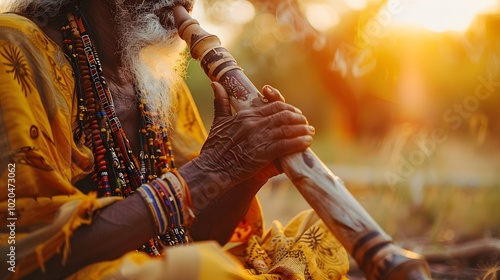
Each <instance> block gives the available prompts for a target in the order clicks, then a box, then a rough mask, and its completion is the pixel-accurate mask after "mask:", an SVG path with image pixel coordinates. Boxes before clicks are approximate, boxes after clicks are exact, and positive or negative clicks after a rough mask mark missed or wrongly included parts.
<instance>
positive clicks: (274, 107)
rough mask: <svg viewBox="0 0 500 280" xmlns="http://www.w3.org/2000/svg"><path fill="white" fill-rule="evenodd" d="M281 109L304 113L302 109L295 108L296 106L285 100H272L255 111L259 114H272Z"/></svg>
mask: <svg viewBox="0 0 500 280" xmlns="http://www.w3.org/2000/svg"><path fill="white" fill-rule="evenodd" d="M281 111H290V112H295V113H297V114H302V111H300V110H299V109H297V108H295V107H294V106H292V105H290V104H287V103H284V102H279V101H278V102H272V103H269V104H266V105H264V106H261V107H259V108H257V109H255V111H254V112H255V113H256V114H259V115H260V116H263V117H264V116H270V115H274V114H277V113H279V112H281Z"/></svg>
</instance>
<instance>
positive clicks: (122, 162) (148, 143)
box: [61, 8, 188, 256]
mask: <svg viewBox="0 0 500 280" xmlns="http://www.w3.org/2000/svg"><path fill="white" fill-rule="evenodd" d="M61 30H62V33H63V37H64V44H65V46H66V53H67V54H68V56H69V57H70V59H71V62H72V64H73V69H74V72H75V77H76V79H77V85H76V92H77V98H78V125H79V129H78V131H77V132H76V133H75V140H76V141H80V139H81V137H83V136H84V139H85V145H86V146H87V147H89V148H90V149H91V150H92V152H93V154H94V160H95V169H94V173H93V175H92V181H93V183H94V189H95V190H96V191H97V194H98V196H99V197H103V196H122V197H128V196H130V195H131V194H132V193H134V192H135V191H136V190H137V189H138V188H139V187H141V185H142V184H145V183H154V182H152V181H153V180H154V179H156V178H157V177H158V175H159V174H164V173H166V172H169V171H173V170H175V163H174V155H173V152H172V146H171V144H170V142H169V140H168V136H167V129H166V128H165V126H164V125H162V124H161V122H159V116H158V114H157V113H153V112H151V111H149V110H148V107H147V104H145V103H144V102H143V101H142V100H141V99H140V97H139V96H140V94H139V96H137V102H138V107H137V109H138V112H139V114H138V115H139V116H140V120H141V128H140V130H139V133H138V134H139V141H140V147H141V150H140V152H139V157H138V159H137V158H136V157H134V155H133V153H132V149H131V146H130V143H129V141H128V139H127V137H126V135H125V132H124V130H123V128H122V125H121V123H120V121H119V119H118V117H117V115H116V112H115V108H114V103H113V99H112V95H111V92H110V89H109V87H108V85H107V83H106V80H105V78H104V75H103V71H102V67H101V63H100V60H99V56H98V54H97V50H96V47H95V44H94V42H93V40H92V39H91V37H90V34H89V33H88V31H87V30H86V28H85V24H84V18H83V16H82V15H81V13H80V12H79V10H78V8H76V9H75V11H74V13H68V15H67V21H66V22H65V23H64V24H63V27H62V28H61ZM136 92H137V89H136ZM169 184H170V183H169ZM162 194H164V193H162ZM164 195H166V194H164ZM176 199H178V198H176V197H175V195H174V196H172V198H171V200H172V203H178V204H179V205H180V202H179V201H176ZM171 205H173V204H171ZM173 210H174V209H173ZM171 213H176V212H175V211H172V212H171ZM179 215H181V214H179V213H178V211H177V216H176V215H172V216H175V217H171V221H172V224H174V225H181V226H180V227H175V228H173V229H172V230H171V231H170V232H168V233H166V234H164V235H162V236H159V237H158V238H155V239H150V240H149V241H148V242H147V243H146V244H144V245H143V247H142V250H144V251H146V252H148V253H149V254H150V255H152V256H159V255H161V254H160V252H159V250H158V247H163V246H164V245H168V246H174V245H176V244H186V243H188V237H187V236H186V230H185V228H184V227H183V226H182V225H183V217H182V216H179Z"/></svg>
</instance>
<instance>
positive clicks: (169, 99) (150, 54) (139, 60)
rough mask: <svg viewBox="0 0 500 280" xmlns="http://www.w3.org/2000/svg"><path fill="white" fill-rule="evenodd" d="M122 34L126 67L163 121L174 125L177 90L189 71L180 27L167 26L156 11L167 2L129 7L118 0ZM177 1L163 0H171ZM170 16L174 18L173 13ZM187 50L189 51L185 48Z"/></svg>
mask: <svg viewBox="0 0 500 280" xmlns="http://www.w3.org/2000/svg"><path fill="white" fill-rule="evenodd" d="M115 2H116V5H117V6H116V17H115V22H116V25H117V30H116V32H118V34H120V35H121V38H122V39H121V41H120V49H121V52H120V54H121V57H122V59H123V64H124V67H125V68H124V69H129V71H130V74H131V76H132V77H133V79H134V82H135V86H136V88H137V89H138V90H139V93H140V97H141V98H142V99H143V101H144V102H145V103H146V104H147V106H148V107H149V109H150V110H151V111H154V112H158V114H159V118H160V119H159V121H161V123H162V124H163V125H165V126H166V127H169V126H170V125H171V123H170V122H171V120H172V119H173V113H174V109H175V104H176V96H177V95H176V94H175V92H176V90H177V87H178V86H179V85H180V84H179V83H180V82H181V81H182V78H183V77H184V75H185V72H186V65H187V64H186V62H187V59H186V56H185V55H182V53H183V51H184V50H185V48H186V44H185V42H184V41H182V40H181V39H180V38H179V37H178V36H177V30H176V29H175V28H173V25H172V27H167V28H164V27H163V26H162V25H161V24H160V22H159V18H158V16H156V14H155V12H156V11H157V9H160V8H163V7H164V5H163V4H162V5H160V3H156V4H144V3H143V4H141V5H139V7H137V6H134V7H127V6H126V5H125V4H123V2H124V0H116V1H115ZM169 2H173V1H161V3H166V4H168V3H169ZM169 17H170V18H171V20H172V22H173V17H172V15H171V13H170V15H169ZM184 53H185V52H184Z"/></svg>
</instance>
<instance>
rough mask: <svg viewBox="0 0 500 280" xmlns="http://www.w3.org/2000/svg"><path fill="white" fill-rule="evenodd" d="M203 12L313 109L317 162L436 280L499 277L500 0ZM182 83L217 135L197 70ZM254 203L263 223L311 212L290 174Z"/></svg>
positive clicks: (292, 0) (212, 6) (240, 54)
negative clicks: (261, 211) (417, 257)
mask: <svg viewBox="0 0 500 280" xmlns="http://www.w3.org/2000/svg"><path fill="white" fill-rule="evenodd" d="M197 1H198V2H197V4H196V5H195V9H194V11H193V17H194V18H196V19H198V20H199V21H200V23H201V26H202V27H203V28H204V29H205V30H207V31H209V32H211V33H213V34H216V35H217V36H218V37H220V38H221V41H222V44H223V46H225V47H226V48H227V49H228V50H229V51H230V52H231V53H232V55H233V56H234V57H235V58H236V60H237V61H238V63H239V65H240V66H241V67H243V68H244V71H245V73H246V74H247V75H248V76H249V78H250V79H251V80H252V81H253V82H254V84H255V85H256V86H257V88H261V87H262V86H263V85H265V84H269V85H272V86H274V87H276V88H278V89H279V90H280V91H281V92H282V94H283V95H284V96H285V98H286V99H287V102H288V103H291V104H293V105H294V106H296V107H298V108H300V109H301V110H302V111H303V112H304V115H306V116H307V117H308V120H309V122H310V123H311V124H312V125H313V126H315V127H316V131H317V134H316V137H315V140H314V144H313V146H312V149H313V150H314V151H315V153H316V154H317V155H318V156H319V158H321V160H322V161H323V162H324V163H325V164H327V165H328V166H329V168H330V169H331V170H332V172H333V173H335V174H336V175H338V176H339V177H340V178H342V179H343V180H344V182H345V183H346V186H347V188H348V189H349V191H350V192H351V193H352V194H353V195H354V196H355V197H356V198H357V199H358V201H359V202H360V203H361V204H362V205H363V207H365V209H366V210H367V211H368V212H369V213H370V214H371V215H372V216H373V218H374V219H375V220H376V221H377V222H378V223H379V224H380V226H381V227H382V228H383V229H384V230H385V231H386V232H387V233H389V234H390V235H391V236H393V238H394V239H395V241H396V242H397V243H398V244H400V245H401V246H403V247H405V248H408V249H411V250H413V251H416V252H419V253H422V254H424V255H425V256H426V257H427V258H428V260H429V261H430V262H431V269H432V273H433V276H434V278H435V279H500V253H499V252H500V241H499V240H500V239H499V238H500V172H499V169H500V146H499V144H500V143H499V140H500V123H499V122H497V121H495V120H496V119H497V118H498V117H500V106H499V105H500V3H499V2H500V1H498V0H475V1H466V0H440V1H428V0H418V1H417V0H391V1H387V0H197ZM186 81H187V83H188V86H189V87H190V89H191V91H192V92H193V94H194V98H195V100H196V102H197V105H198V107H199V110H200V113H201V115H202V118H203V119H204V122H205V125H206V126H207V128H208V127H209V126H210V124H211V121H212V100H213V94H212V90H211V88H210V85H209V84H210V81H209V80H208V78H206V76H205V75H204V74H203V72H202V71H201V69H200V67H199V65H198V63H197V62H196V61H194V60H193V61H191V62H190V65H189V70H188V75H187V80H186ZM259 197H260V200H261V202H262V206H263V209H264V213H265V219H266V224H267V226H269V225H270V223H271V221H273V220H278V221H280V222H281V223H283V224H286V223H287V221H288V220H289V219H290V218H291V217H293V216H294V215H296V214H297V213H298V212H300V211H302V210H304V209H307V208H309V206H308V205H307V203H306V202H305V200H304V199H303V198H302V197H301V196H300V194H299V193H298V192H297V191H296V189H295V188H294V187H293V185H291V184H290V183H289V181H288V180H287V178H286V177H284V176H279V177H277V178H274V179H273V180H271V181H270V182H269V183H268V184H267V186H265V187H264V188H263V189H262V190H261V191H260V192H259ZM351 277H352V279H358V278H356V277H360V276H359V275H358V274H357V273H356V268H355V267H353V270H352V273H351ZM359 279H361V278H359Z"/></svg>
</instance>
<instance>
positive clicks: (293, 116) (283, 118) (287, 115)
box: [265, 111, 308, 127]
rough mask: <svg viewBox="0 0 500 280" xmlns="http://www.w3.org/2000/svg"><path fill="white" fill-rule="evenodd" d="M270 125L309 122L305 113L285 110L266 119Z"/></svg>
mask: <svg viewBox="0 0 500 280" xmlns="http://www.w3.org/2000/svg"><path fill="white" fill-rule="evenodd" d="M265 121H266V123H267V124H268V125H272V126H274V127H280V126H283V125H294V124H308V122H307V118H306V117H305V116H304V115H301V114H297V113H295V112H290V111H283V112H279V113H277V114H274V115H272V116H269V117H266V119H265Z"/></svg>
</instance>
